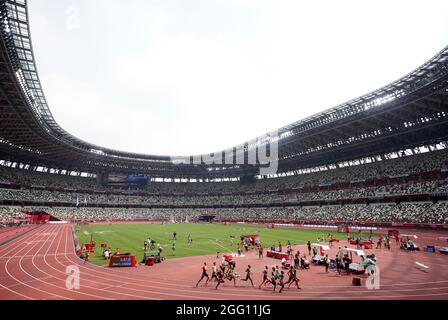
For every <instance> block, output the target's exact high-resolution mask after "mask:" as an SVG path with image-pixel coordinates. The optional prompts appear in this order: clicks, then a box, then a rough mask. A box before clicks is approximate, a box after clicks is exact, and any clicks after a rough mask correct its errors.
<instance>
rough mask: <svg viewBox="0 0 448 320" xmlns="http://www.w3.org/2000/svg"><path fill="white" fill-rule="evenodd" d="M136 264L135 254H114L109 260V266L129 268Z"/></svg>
mask: <svg viewBox="0 0 448 320" xmlns="http://www.w3.org/2000/svg"><path fill="white" fill-rule="evenodd" d="M136 265H137V260H136V259H135V256H133V255H130V254H122V255H115V256H112V257H111V258H110V260H109V267H111V268H126V267H127V268H129V267H135V266H136Z"/></svg>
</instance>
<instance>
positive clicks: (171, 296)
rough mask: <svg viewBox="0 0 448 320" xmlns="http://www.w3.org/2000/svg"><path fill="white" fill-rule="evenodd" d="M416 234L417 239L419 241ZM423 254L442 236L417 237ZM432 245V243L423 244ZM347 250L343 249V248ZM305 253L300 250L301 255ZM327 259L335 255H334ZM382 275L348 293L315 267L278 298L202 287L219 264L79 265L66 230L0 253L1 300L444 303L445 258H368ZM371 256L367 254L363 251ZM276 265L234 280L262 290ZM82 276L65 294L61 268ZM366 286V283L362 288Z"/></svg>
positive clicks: (447, 285) (26, 237)
mask: <svg viewBox="0 0 448 320" xmlns="http://www.w3.org/2000/svg"><path fill="white" fill-rule="evenodd" d="M417 234H418V233H417ZM419 235H420V236H421V238H420V240H421V241H420V242H418V243H419V244H420V245H421V246H423V245H424V243H422V242H424V241H425V240H424V239H426V241H430V242H432V243H436V244H437V241H432V240H433V239H435V238H436V237H437V236H439V235H441V234H439V235H438V234H435V233H430V232H421V233H420V234H419ZM428 243H429V242H428ZM342 245H345V244H342ZM300 250H301V251H302V252H303V251H304V248H303V247H300ZM332 250H333V251H332V252H331V256H333V255H334V253H335V250H336V248H335V249H332ZM372 252H374V253H375V254H376V255H377V257H378V261H379V266H380V268H381V277H380V286H381V289H380V290H368V289H367V288H366V287H365V286H364V285H363V286H361V287H353V286H351V280H352V277H351V276H338V275H337V274H335V273H334V272H331V273H330V274H326V273H324V272H323V268H321V267H314V266H312V267H311V269H310V270H306V271H300V273H299V276H300V278H301V286H302V290H297V289H293V287H291V289H285V291H284V292H283V293H281V294H279V293H278V292H276V293H274V292H272V289H270V288H263V289H261V290H260V289H253V288H251V286H250V284H249V283H245V282H241V281H237V287H236V288H234V287H233V285H231V284H230V283H225V284H224V285H222V286H221V287H220V288H219V290H215V289H214V288H212V287H204V286H203V285H200V286H199V288H195V281H196V280H197V279H198V276H200V268H201V265H202V263H203V262H204V261H207V262H208V263H209V265H211V263H212V262H213V261H216V262H217V263H219V259H216V256H208V257H193V258H180V259H175V260H169V261H165V262H164V263H162V264H158V265H156V266H154V267H145V266H140V267H138V268H132V269H109V268H105V267H100V266H95V265H91V264H84V262H83V261H81V260H80V259H78V257H77V256H76V255H75V253H74V247H73V239H72V232H71V226H70V225H52V224H48V225H43V226H41V227H38V228H35V229H33V230H31V231H29V232H27V233H25V234H23V235H22V236H20V237H19V238H16V239H14V240H12V241H10V242H8V243H6V244H4V245H3V246H1V247H0V300H36V299H51V300H60V299H63V300H73V299H75V300H78V299H80V300H98V299H101V300H116V299H126V300H140V299H154V300H158V299H164V300H179V299H182V300H196V299H201V300H204V299H206V300H213V299H219V300H227V299H229V300H243V299H250V300H265V299H269V300H274V299H319V300H322V299H387V300H390V299H443V300H446V299H448V268H447V267H446V264H447V262H448V256H444V255H441V254H439V253H436V254H429V253H425V252H405V251H403V250H400V249H399V248H397V247H395V246H394V247H393V248H392V250H391V251H387V250H372ZM368 253H370V251H368ZM415 262H420V263H423V264H425V265H427V266H428V267H429V271H428V272H423V271H421V270H418V269H417V268H416V267H415ZM275 263H278V262H277V261H275V260H272V259H268V258H265V260H264V261H263V262H259V260H258V259H257V257H256V255H255V254H254V253H252V254H249V255H248V256H246V257H242V258H237V272H239V273H243V270H244V269H245V266H246V265H247V264H251V265H252V267H253V271H254V274H255V276H254V281H255V284H256V286H257V285H258V284H259V281H260V275H261V270H262V268H263V267H264V265H268V266H273V265H275ZM67 266H76V267H78V268H79V270H80V274H81V277H80V282H81V287H80V289H79V290H70V289H67V288H66V279H67V274H66V268H67ZM362 281H363V284H364V281H365V278H364V279H363V280H362Z"/></svg>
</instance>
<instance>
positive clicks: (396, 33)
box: [28, 0, 448, 155]
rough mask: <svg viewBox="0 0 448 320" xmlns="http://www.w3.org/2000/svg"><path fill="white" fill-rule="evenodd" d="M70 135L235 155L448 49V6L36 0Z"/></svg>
mask: <svg viewBox="0 0 448 320" xmlns="http://www.w3.org/2000/svg"><path fill="white" fill-rule="evenodd" d="M28 2H29V7H30V20H31V34H32V39H33V45H34V52H35V55H36V60H37V65H38V68H39V73H40V78H41V81H42V84H43V88H44V92H45V94H46V97H47V100H48V103H49V106H50V109H51V111H52V113H53V116H54V117H55V119H56V121H57V122H58V123H59V125H61V126H62V127H63V128H64V129H66V130H67V131H68V132H70V133H72V134H74V135H75V136H78V137H79V138H81V139H83V140H85V141H88V142H91V143H94V144H98V145H100V146H103V147H109V148H113V149H118V150H123V151H131V152H138V153H147V154H160V155H193V154H203V153H208V152H215V151H219V150H223V149H226V148H229V147H232V146H234V145H237V144H240V143H242V142H244V141H247V140H250V139H253V138H255V137H256V136H259V135H262V134H265V133H267V132H269V131H271V130H274V129H277V128H279V127H282V126H285V125H288V124H290V123H292V122H295V121H297V120H300V119H303V118H305V117H308V116H310V115H313V114H316V113H318V112H320V111H323V110H325V109H328V108H331V107H334V106H336V105H338V104H340V103H343V102H346V101H348V100H350V99H352V98H356V97H357V96H360V95H363V94H365V93H368V92H370V91H373V90H375V89H378V88H380V87H382V86H384V85H386V84H388V83H390V82H392V81H395V80H397V79H398V78H400V77H402V76H404V75H405V74H407V73H409V72H410V71H412V70H414V69H415V68H417V67H418V66H420V65H421V64H423V63H424V62H426V61H427V60H428V59H430V58H431V57H432V56H433V55H434V54H436V53H437V52H438V51H440V50H441V49H442V48H443V47H444V46H445V45H447V44H448V41H447V40H448V1H446V0H439V1H437V0H428V1H409V0H394V1H390V0H375V1H359V0H353V1H334V0H330V1H296V0H275V1H274V0H269V1H268V0H188V1H184V0H157V1H156V0H149V1H148V0H145V1H143V0H127V1H118V0H94V1H92V0H58V1H54V0H36V1H33V0H31V1H28Z"/></svg>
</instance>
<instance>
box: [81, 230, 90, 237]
mask: <svg viewBox="0 0 448 320" xmlns="http://www.w3.org/2000/svg"><path fill="white" fill-rule="evenodd" d="M82 233H84V234H85V235H86V236H88V235H90V233H89V232H88V231H86V230H84V231H83V232H82Z"/></svg>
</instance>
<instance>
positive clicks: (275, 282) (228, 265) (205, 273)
mask: <svg viewBox="0 0 448 320" xmlns="http://www.w3.org/2000/svg"><path fill="white" fill-rule="evenodd" d="M235 268H236V263H235V261H226V260H225V259H223V262H222V263H221V265H220V266H219V267H218V266H217V265H216V262H213V265H212V267H211V276H210V275H209V269H208V266H207V263H206V262H204V265H203V266H202V274H201V278H200V279H199V281H198V282H197V283H196V288H197V287H198V286H199V284H200V283H201V282H202V281H203V280H204V279H205V286H206V287H207V286H208V284H209V282H210V281H214V282H216V286H215V289H218V287H219V286H220V285H221V284H222V283H224V282H225V281H226V280H227V281H229V282H232V283H233V285H234V286H235V287H236V279H237V278H241V281H245V282H247V281H250V283H251V285H252V288H254V287H255V286H254V281H253V279H252V276H253V272H252V267H251V266H250V265H248V266H247V267H246V269H245V278H244V279H243V278H242V277H241V276H240V275H239V274H238V273H236V270H235ZM287 276H288V280H287V281H285V271H284V270H280V268H279V267H278V266H275V267H272V270H271V272H270V274H269V267H268V266H265V269H264V270H263V272H262V282H261V283H260V285H259V286H258V288H259V289H261V288H262V287H263V286H264V287H267V286H268V285H272V286H273V287H274V291H276V289H277V286H279V287H280V290H279V293H281V292H282V291H283V289H284V288H285V286H286V285H288V288H290V287H291V285H293V284H295V285H296V287H297V289H301V288H300V286H299V281H300V280H299V278H298V275H297V268H295V267H293V266H290V267H289V268H288V269H287Z"/></svg>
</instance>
